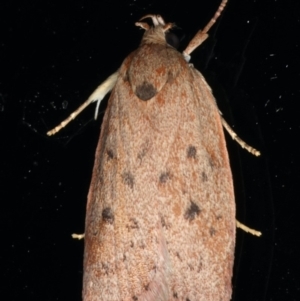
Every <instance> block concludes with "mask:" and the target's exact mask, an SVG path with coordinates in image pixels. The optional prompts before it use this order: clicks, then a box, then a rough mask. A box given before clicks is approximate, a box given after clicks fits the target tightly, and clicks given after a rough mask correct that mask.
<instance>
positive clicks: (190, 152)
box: [187, 145, 197, 159]
mask: <svg viewBox="0 0 300 301" xmlns="http://www.w3.org/2000/svg"><path fill="white" fill-rule="evenodd" d="M196 154H197V149H196V147H195V146H193V145H189V147H188V148H187V157H188V158H193V159H196Z"/></svg>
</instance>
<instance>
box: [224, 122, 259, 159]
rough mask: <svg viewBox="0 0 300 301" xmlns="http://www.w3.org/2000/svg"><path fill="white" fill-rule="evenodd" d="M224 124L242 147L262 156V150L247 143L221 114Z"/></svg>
mask: <svg viewBox="0 0 300 301" xmlns="http://www.w3.org/2000/svg"><path fill="white" fill-rule="evenodd" d="M221 120H222V124H223V126H224V128H225V129H226V131H227V132H228V134H229V135H230V136H231V138H232V139H233V140H235V141H236V142H237V143H238V144H239V145H240V146H241V147H242V148H244V149H246V150H247V151H248V152H249V153H251V154H252V155H254V156H256V157H258V156H260V151H258V150H257V149H255V148H253V147H252V146H250V145H249V144H247V143H246V142H245V141H244V140H242V139H241V138H240V137H239V136H238V135H237V134H236V133H235V131H234V130H233V129H232V128H231V127H230V125H229V124H228V123H227V122H226V121H225V119H224V118H223V117H222V116H221Z"/></svg>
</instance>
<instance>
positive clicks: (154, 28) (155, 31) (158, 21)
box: [135, 14, 175, 44]
mask: <svg viewBox="0 0 300 301" xmlns="http://www.w3.org/2000/svg"><path fill="white" fill-rule="evenodd" d="M148 18H150V19H151V20H152V23H153V25H149V24H148V23H146V22H140V21H142V20H145V19H148ZM135 25H136V26H139V27H141V28H143V29H145V31H146V32H145V34H144V36H143V40H142V43H164V44H165V43H166V34H167V33H168V31H169V29H171V28H173V27H174V26H175V24H174V23H165V21H164V19H163V18H162V16H160V15H151V14H150V15H146V16H144V17H142V18H141V19H140V20H139V22H136V23H135ZM167 43H168V42H167Z"/></svg>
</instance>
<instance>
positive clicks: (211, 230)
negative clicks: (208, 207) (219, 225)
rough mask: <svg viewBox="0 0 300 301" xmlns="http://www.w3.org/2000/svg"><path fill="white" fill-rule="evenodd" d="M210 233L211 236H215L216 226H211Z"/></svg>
mask: <svg viewBox="0 0 300 301" xmlns="http://www.w3.org/2000/svg"><path fill="white" fill-rule="evenodd" d="M209 234H210V236H214V235H215V234H216V230H215V228H213V227H210V229H209Z"/></svg>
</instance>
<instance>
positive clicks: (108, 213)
mask: <svg viewBox="0 0 300 301" xmlns="http://www.w3.org/2000/svg"><path fill="white" fill-rule="evenodd" d="M102 218H103V220H104V221H105V222H107V223H109V224H112V223H113V222H114V219H115V217H114V214H113V212H112V210H111V208H109V207H106V208H104V209H103V211H102Z"/></svg>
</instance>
